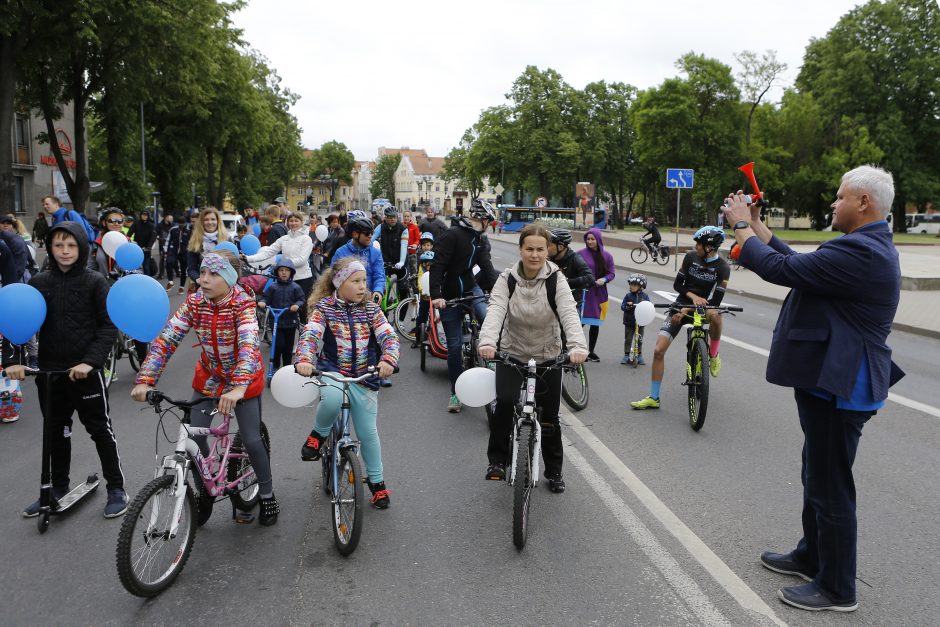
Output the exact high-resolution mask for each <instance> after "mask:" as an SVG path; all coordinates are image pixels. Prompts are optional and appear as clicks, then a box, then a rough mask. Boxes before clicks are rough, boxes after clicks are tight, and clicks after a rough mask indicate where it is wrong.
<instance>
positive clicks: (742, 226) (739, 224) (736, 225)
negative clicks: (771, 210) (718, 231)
mask: <svg viewBox="0 0 940 627" xmlns="http://www.w3.org/2000/svg"><path fill="white" fill-rule="evenodd" d="M731 228H732V230H735V231H737V230H738V229H749V228H751V225H750V224H748V222H747V220H739V221H737V222H735V223H734V226H733V227H731Z"/></svg>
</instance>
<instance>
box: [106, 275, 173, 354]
mask: <svg viewBox="0 0 940 627" xmlns="http://www.w3.org/2000/svg"><path fill="white" fill-rule="evenodd" d="M108 315H109V316H111V321H112V322H113V323H114V325H115V326H116V327H117V328H119V329H120V330H121V331H123V332H124V334H125V335H129V336H131V337H132V338H134V339H135V340H138V341H140V342H152V341H153V340H155V339H156V337H157V336H158V335H160V331H162V330H163V325H164V324H166V320H167V318H169V317H170V297H169V296H167V293H166V289H164V287H163V286H162V285H160V284H159V283H158V282H157V281H156V280H155V279H153V278H152V277H149V276H147V275H145V274H129V275H127V276H125V277H123V278H121V279H120V280H118V282H117V283H115V284H114V285H113V286H112V287H111V291H110V292H108Z"/></svg>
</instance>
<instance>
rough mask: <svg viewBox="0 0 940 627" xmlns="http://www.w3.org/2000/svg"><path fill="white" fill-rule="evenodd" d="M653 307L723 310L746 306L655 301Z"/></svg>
mask: <svg viewBox="0 0 940 627" xmlns="http://www.w3.org/2000/svg"><path fill="white" fill-rule="evenodd" d="M653 307H655V308H657V309H674V308H678V309H721V310H722V311H744V307H738V306H737V305H693V304H688V305H680V304H678V303H655V304H654V305H653Z"/></svg>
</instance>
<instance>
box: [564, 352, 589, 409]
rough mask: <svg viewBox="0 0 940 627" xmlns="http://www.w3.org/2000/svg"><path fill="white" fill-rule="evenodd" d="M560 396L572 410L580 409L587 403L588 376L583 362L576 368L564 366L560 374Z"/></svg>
mask: <svg viewBox="0 0 940 627" xmlns="http://www.w3.org/2000/svg"><path fill="white" fill-rule="evenodd" d="M561 396H562V398H564V399H565V402H566V403H568V407H570V408H571V409H573V410H574V411H581V410H582V409H584V408H585V407H587V405H588V378H587V369H586V368H585V367H584V364H578V367H577V368H565V369H564V371H563V374H562V375H561Z"/></svg>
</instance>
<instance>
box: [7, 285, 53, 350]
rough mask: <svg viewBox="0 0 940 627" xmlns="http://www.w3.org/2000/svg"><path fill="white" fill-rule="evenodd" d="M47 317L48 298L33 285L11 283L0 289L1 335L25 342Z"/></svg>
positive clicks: (20, 342) (14, 340)
mask: <svg viewBox="0 0 940 627" xmlns="http://www.w3.org/2000/svg"><path fill="white" fill-rule="evenodd" d="M45 319H46V299H45V298H43V297H42V294H41V293H40V292H39V290H37V289H36V288H35V287H33V286H32V285H27V284H26V283H11V284H10V285H7V286H6V287H4V288H3V289H0V335H3V337H5V338H6V339H8V340H9V341H11V342H13V343H14V344H25V343H26V342H28V341H29V338H31V337H33V336H34V335H36V333H37V332H38V331H39V327H41V326H42V323H43V321H44V320H45Z"/></svg>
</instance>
